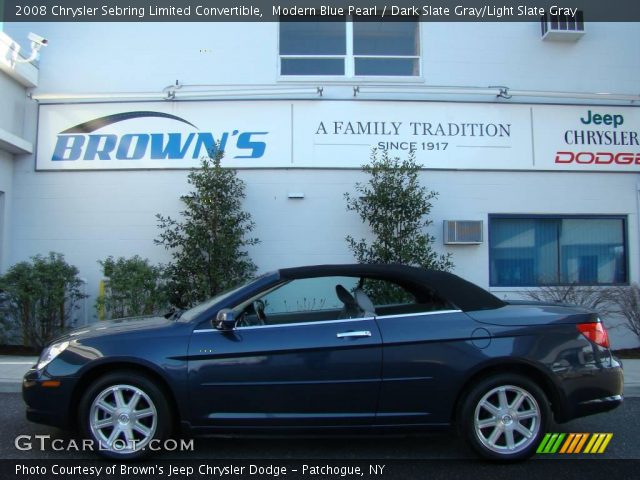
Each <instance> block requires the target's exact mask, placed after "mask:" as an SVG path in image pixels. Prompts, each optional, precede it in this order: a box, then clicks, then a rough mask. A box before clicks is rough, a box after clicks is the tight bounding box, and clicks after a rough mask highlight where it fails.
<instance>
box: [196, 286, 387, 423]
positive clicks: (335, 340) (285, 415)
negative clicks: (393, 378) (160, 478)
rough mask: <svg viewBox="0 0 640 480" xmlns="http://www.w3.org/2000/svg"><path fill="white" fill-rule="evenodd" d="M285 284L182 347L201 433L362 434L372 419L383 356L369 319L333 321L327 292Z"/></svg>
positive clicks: (335, 303) (334, 304)
mask: <svg viewBox="0 0 640 480" xmlns="http://www.w3.org/2000/svg"><path fill="white" fill-rule="evenodd" d="M345 282H355V279H345V278H335V277H327V278H322V279H300V280H294V281H292V282H289V283H287V284H286V285H283V286H281V287H280V288H277V289H275V290H274V291H270V292H267V293H266V294H265V295H262V296H260V297H259V298H258V299H257V300H260V301H262V302H263V304H264V305H265V315H266V322H265V324H264V325H262V324H255V323H259V322H257V321H256V317H255V315H254V313H255V312H254V311H253V309H252V307H251V303H248V304H247V306H246V307H243V305H240V306H239V308H241V309H243V308H244V310H243V312H242V315H243V316H244V317H252V318H251V319H248V318H242V321H241V324H240V326H238V327H237V328H235V329H233V330H230V331H220V330H216V329H213V328H201V329H197V330H195V331H194V332H193V335H192V339H191V343H190V347H189V385H190V399H191V400H190V404H191V409H192V421H193V423H194V424H195V425H201V426H210V427H216V426H219V427H231V426H245V427H246V426H256V427H262V426H292V427H293V426H298V427H299V426H310V427H312V426H328V425H336V426H343V425H362V424H369V423H372V422H373V421H374V419H375V414H376V406H377V400H378V393H379V388H380V380H381V368H382V351H381V337H380V332H379V329H378V326H377V324H376V322H375V320H374V319H373V318H372V317H369V318H340V317H341V316H342V315H341V312H342V304H341V303H340V302H339V300H336V299H335V298H334V297H335V296H336V294H335V286H336V285H338V284H341V283H345Z"/></svg>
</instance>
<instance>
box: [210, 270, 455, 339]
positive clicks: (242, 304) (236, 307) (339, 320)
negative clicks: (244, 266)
mask: <svg viewBox="0 0 640 480" xmlns="http://www.w3.org/2000/svg"><path fill="white" fill-rule="evenodd" d="M339 277H348V278H354V279H359V278H365V279H366V278H369V279H372V280H383V279H378V278H375V277H367V276H350V275H320V276H310V277H300V278H295V279H288V280H284V281H280V282H278V283H276V284H275V285H271V286H270V287H269V288H266V289H264V290H262V291H260V292H258V293H256V294H254V295H252V296H251V297H248V298H246V299H244V300H242V301H241V302H238V303H237V304H235V305H234V306H233V307H231V309H232V310H233V311H234V312H235V313H236V314H237V313H239V312H241V311H243V310H245V309H246V308H247V307H248V306H249V305H250V304H252V303H253V302H254V301H256V300H259V299H262V298H263V297H264V296H266V295H269V294H271V293H273V292H275V291H277V290H279V289H281V288H283V287H286V286H287V285H289V284H291V283H293V282H296V281H301V280H310V279H317V278H339ZM383 281H388V282H390V283H393V284H395V285H397V286H399V287H400V288H402V289H404V290H406V291H407V292H409V293H411V292H410V291H409V290H408V289H407V288H406V287H404V286H403V285H401V284H399V283H396V282H394V281H393V280H390V279H385V280H383ZM443 300H444V301H445V302H447V303H448V304H449V305H448V306H447V308H443V309H442V310H425V311H422V312H412V313H393V314H384V315H380V314H377V313H376V315H374V316H364V317H354V318H336V319H331V320H312V321H306V322H304V321H303V322H291V323H288V322H284V323H273V324H266V325H243V326H237V327H236V328H235V330H244V329H259V328H282V327H300V326H305V325H320V324H331V323H345V322H356V321H363V320H379V319H385V318H402V317H417V316H425V315H428V316H430V315H437V314H445V313H446V314H450V313H460V312H462V310H460V309H459V308H457V307H456V306H454V305H452V304H451V302H449V300H447V299H445V298H443ZM377 307H380V305H378V306H377ZM382 307H384V306H382ZM327 310H333V309H327ZM292 313H298V312H292ZM206 330H207V331H208V330H209V329H206ZM210 330H216V329H210Z"/></svg>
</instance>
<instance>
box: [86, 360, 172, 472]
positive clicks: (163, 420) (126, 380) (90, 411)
mask: <svg viewBox="0 0 640 480" xmlns="http://www.w3.org/2000/svg"><path fill="white" fill-rule="evenodd" d="M170 425H171V423H170V410H169V406H168V405H167V402H166V400H165V398H164V395H163V392H162V391H161V390H160V389H159V388H158V387H156V386H155V385H154V383H153V382H152V381H151V380H149V379H148V378H147V377H145V376H142V375H139V374H137V373H133V372H118V373H112V374H109V375H105V376H104V377H101V378H99V379H98V380H96V381H95V382H94V383H93V384H91V386H90V387H89V388H88V390H87V391H86V392H85V394H84V395H83V397H82V400H81V402H80V426H81V428H82V433H83V434H84V435H85V436H86V437H87V438H90V439H91V440H93V442H94V446H95V447H94V449H95V450H97V451H98V453H100V454H101V455H103V456H105V457H109V458H115V459H123V460H124V459H128V458H137V457H140V456H142V455H144V454H145V453H146V451H148V447H149V444H150V443H151V442H152V441H161V440H163V439H165V438H166V437H167V436H168V434H169V426H170Z"/></svg>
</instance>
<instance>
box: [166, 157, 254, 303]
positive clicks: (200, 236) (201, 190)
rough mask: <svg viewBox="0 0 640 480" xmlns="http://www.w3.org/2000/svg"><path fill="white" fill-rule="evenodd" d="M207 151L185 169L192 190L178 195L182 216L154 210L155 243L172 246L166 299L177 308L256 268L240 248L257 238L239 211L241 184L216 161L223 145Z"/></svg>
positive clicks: (248, 217)
mask: <svg viewBox="0 0 640 480" xmlns="http://www.w3.org/2000/svg"><path fill="white" fill-rule="evenodd" d="M211 153H212V154H211V157H209V158H203V159H202V162H201V168H200V169H193V170H191V171H190V172H189V176H188V183H189V184H190V185H191V186H192V187H193V189H194V190H193V191H192V192H191V193H190V194H189V195H187V196H186V197H183V201H184V203H185V208H184V210H183V211H182V212H181V213H182V219H180V220H176V219H173V218H171V217H163V216H162V215H160V214H158V215H156V218H157V220H158V227H159V228H160V230H161V233H160V235H159V238H158V239H156V241H155V243H156V244H158V245H162V246H164V247H165V248H166V249H167V250H169V251H171V255H172V262H171V263H170V264H169V265H168V266H167V274H168V276H169V284H170V291H171V299H170V300H171V303H172V304H174V305H176V306H177V307H180V308H186V307H190V306H193V305H196V304H198V303H200V302H201V301H203V300H205V299H207V298H209V297H212V296H214V295H216V294H218V293H220V292H222V291H224V290H227V289H229V288H231V287H234V286H236V285H237V284H239V283H240V282H243V281H245V280H247V279H248V278H249V277H250V276H251V275H252V274H253V273H254V272H255V270H256V266H255V264H254V263H253V261H252V260H251V258H250V257H249V254H248V252H247V251H246V250H245V248H246V247H247V246H249V245H255V244H256V243H258V239H256V238H252V237H249V236H248V234H249V233H250V232H251V231H252V230H253V229H254V223H253V221H252V220H251V215H250V214H249V213H247V212H245V211H243V210H242V200H243V199H244V198H245V193H244V189H245V184H244V182H243V181H242V180H241V179H239V178H238V176H237V174H236V172H235V171H234V170H232V169H229V168H223V167H222V166H221V163H220V162H221V160H222V156H223V152H222V150H219V149H216V150H215V151H214V152H211Z"/></svg>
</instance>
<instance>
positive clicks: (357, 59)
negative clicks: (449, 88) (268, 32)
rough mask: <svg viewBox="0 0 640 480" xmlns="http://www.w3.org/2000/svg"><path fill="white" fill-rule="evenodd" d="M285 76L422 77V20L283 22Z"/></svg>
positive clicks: (282, 56) (283, 68)
mask: <svg viewBox="0 0 640 480" xmlns="http://www.w3.org/2000/svg"><path fill="white" fill-rule="evenodd" d="M280 75H282V76H302V77H304V76H343V77H364V76H376V77H377V76H387V77H417V76H420V35H419V23H418V20H417V19H416V20H407V21H402V22H386V21H363V20H361V21H358V20H356V21H340V22H327V21H322V22H306V21H305V22H300V21H297V22H296V21H281V22H280Z"/></svg>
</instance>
